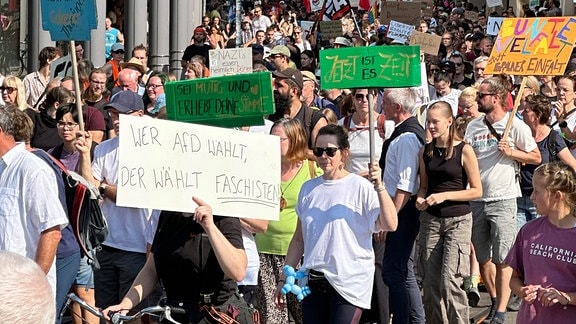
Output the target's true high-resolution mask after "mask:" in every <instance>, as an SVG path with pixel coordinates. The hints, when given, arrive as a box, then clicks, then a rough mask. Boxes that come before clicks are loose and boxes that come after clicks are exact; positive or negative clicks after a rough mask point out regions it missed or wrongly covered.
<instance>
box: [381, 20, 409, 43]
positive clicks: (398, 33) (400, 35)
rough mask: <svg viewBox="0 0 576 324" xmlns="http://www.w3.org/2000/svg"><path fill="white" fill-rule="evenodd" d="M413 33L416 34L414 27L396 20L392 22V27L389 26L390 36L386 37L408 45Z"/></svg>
mask: <svg viewBox="0 0 576 324" xmlns="http://www.w3.org/2000/svg"><path fill="white" fill-rule="evenodd" d="M412 32H414V25H408V24H404V23H401V22H398V21H395V20H390V25H389V26H388V35H386V36H387V37H388V38H392V39H393V40H397V41H401V42H403V43H408V41H409V40H410V36H411V35H412Z"/></svg>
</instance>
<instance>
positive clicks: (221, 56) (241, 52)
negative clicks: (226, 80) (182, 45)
mask: <svg viewBox="0 0 576 324" xmlns="http://www.w3.org/2000/svg"><path fill="white" fill-rule="evenodd" d="M208 55H209V56H210V76H221V75H236V74H245V73H251V72H252V49H251V48H244V47H240V48H225V49H214V50H210V51H208Z"/></svg>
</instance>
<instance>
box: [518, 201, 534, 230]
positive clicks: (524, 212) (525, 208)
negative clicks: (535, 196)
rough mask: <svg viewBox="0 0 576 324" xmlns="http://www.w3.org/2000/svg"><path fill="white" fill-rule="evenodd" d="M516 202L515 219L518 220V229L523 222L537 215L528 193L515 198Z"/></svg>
mask: <svg viewBox="0 0 576 324" xmlns="http://www.w3.org/2000/svg"><path fill="white" fill-rule="evenodd" d="M516 204H517V205H518V206H517V208H518V211H517V212H516V220H517V221H518V230H520V229H521V228H522V226H524V224H526V223H527V222H529V221H531V220H533V219H535V218H536V217H538V214H537V213H536V207H534V202H533V201H532V199H530V196H529V195H522V197H518V198H516Z"/></svg>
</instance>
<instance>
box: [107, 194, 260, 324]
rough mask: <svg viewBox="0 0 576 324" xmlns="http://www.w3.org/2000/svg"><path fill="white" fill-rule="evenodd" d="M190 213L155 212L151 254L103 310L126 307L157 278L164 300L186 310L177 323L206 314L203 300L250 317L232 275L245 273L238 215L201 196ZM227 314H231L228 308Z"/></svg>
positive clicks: (243, 319)
mask: <svg viewBox="0 0 576 324" xmlns="http://www.w3.org/2000/svg"><path fill="white" fill-rule="evenodd" d="M192 199H193V200H194V202H195V203H196V204H197V205H198V207H197V208H196V210H195V212H194V214H190V213H180V212H167V211H163V212H162V213H161V214H160V218H159V221H158V229H157V230H156V235H155V236H154V241H153V243H152V250H151V255H150V257H148V260H147V261H146V264H145V265H144V268H142V270H141V271H140V273H139V274H138V276H137V277H136V279H135V280H134V283H133V284H132V287H131V288H130V289H129V290H128V293H126V296H125V297H124V298H123V299H122V302H120V304H118V305H114V306H110V307H108V308H107V309H106V310H104V314H106V316H108V312H109V311H112V312H118V311H121V312H126V311H127V310H129V309H131V308H133V307H134V306H136V305H137V304H138V303H140V302H141V301H142V300H143V299H144V298H145V297H146V296H147V295H148V294H150V293H151V292H152V290H153V289H154V287H155V285H156V283H157V282H158V280H160V281H161V283H162V285H163V287H164V289H165V291H166V296H167V303H168V305H174V306H177V307H180V308H184V309H185V310H186V316H181V317H178V315H173V317H174V319H175V320H176V321H178V322H180V323H199V322H201V321H202V320H203V319H204V317H205V316H206V314H205V313H204V311H202V310H201V306H202V305H205V304H207V305H212V306H214V307H215V308H217V309H219V310H220V311H223V312H226V311H227V310H228V309H230V308H231V307H229V306H230V305H233V306H235V308H236V309H237V310H239V314H238V315H237V316H236V317H235V319H236V321H238V322H240V323H252V312H251V309H250V308H249V307H248V305H247V304H246V302H245V301H244V300H243V299H242V297H241V296H240V295H239V293H238V292H237V286H236V281H240V280H242V279H243V278H244V276H245V275H246V266H247V262H248V261H247V258H246V253H245V251H244V246H243V243H242V233H241V227H240V219H238V218H232V217H220V216H213V214H212V208H211V207H210V206H209V205H207V204H206V203H205V202H204V201H202V200H201V199H200V198H197V197H194V198H192ZM228 315H230V316H232V315H231V314H228Z"/></svg>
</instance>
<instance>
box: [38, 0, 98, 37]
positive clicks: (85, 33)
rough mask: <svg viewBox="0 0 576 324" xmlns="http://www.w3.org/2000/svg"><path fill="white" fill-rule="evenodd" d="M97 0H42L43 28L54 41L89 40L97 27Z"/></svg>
mask: <svg viewBox="0 0 576 324" xmlns="http://www.w3.org/2000/svg"><path fill="white" fill-rule="evenodd" d="M95 1H96V0H42V1H41V2H40V7H41V13H42V29H44V30H47V31H49V32H50V38H51V39H52V41H70V40H76V41H89V40H90V32H91V30H92V29H96V27H97V25H98V22H97V20H96V3H95Z"/></svg>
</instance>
